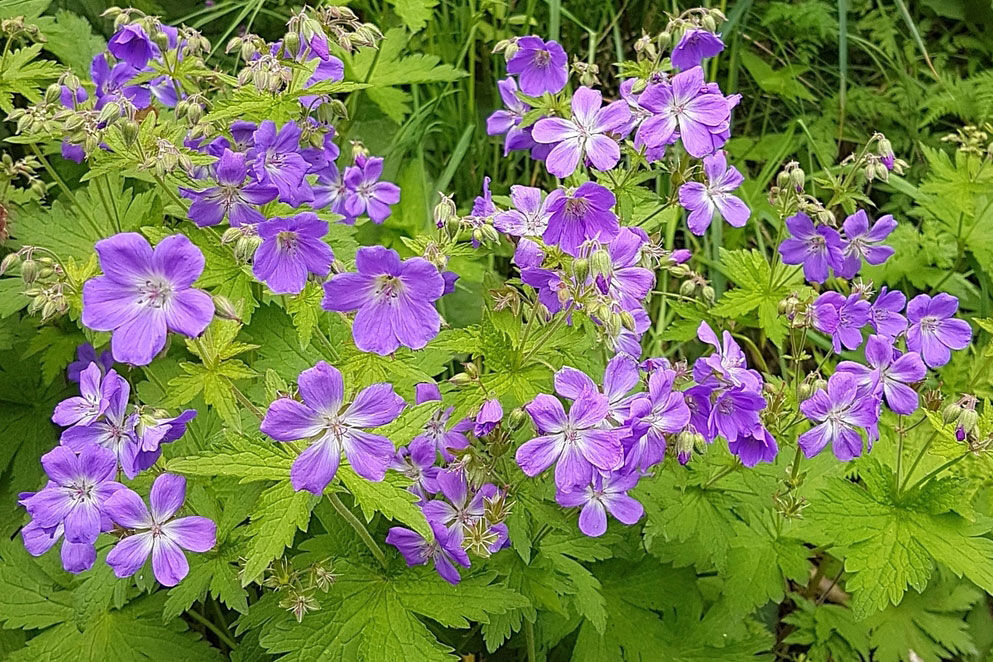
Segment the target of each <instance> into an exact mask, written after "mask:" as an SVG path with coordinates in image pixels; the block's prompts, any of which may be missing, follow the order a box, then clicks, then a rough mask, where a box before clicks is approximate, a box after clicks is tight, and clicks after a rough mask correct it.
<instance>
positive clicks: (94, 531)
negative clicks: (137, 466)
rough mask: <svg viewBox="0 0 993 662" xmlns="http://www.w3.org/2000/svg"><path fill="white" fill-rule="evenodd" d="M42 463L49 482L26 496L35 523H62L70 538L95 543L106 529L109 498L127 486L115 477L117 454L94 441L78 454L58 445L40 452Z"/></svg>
mask: <svg viewBox="0 0 993 662" xmlns="http://www.w3.org/2000/svg"><path fill="white" fill-rule="evenodd" d="M41 465H42V467H43V468H44V469H45V473H46V474H48V484H47V485H46V486H45V487H44V488H43V489H41V490H40V491H38V492H36V493H34V494H33V495H31V496H29V497H27V498H23V499H22V500H21V503H22V505H23V506H24V507H25V509H27V511H28V514H29V515H31V518H32V519H33V521H34V523H35V525H36V526H39V527H42V528H44V529H54V528H56V527H57V526H58V525H60V524H62V525H63V526H64V534H65V538H66V540H67V541H68V542H71V543H85V544H87V545H92V544H93V543H94V542H95V541H96V539H97V536H99V535H100V532H101V531H103V530H105V527H104V516H105V515H106V513H107V501H108V499H109V498H110V497H111V495H113V494H114V493H115V492H116V491H118V490H120V489H122V488H123V487H124V486H123V485H121V484H120V483H118V482H116V481H115V480H114V474H115V471H116V469H117V462H116V461H115V459H114V455H113V454H112V453H111V452H110V451H108V450H107V449H105V448H101V447H99V446H92V445H91V446H88V447H86V448H84V449H83V450H82V452H81V453H80V454H79V455H78V456H77V455H76V453H74V452H72V450H70V449H69V448H66V447H65V446H56V447H55V448H53V449H52V450H50V451H49V452H47V453H45V454H44V455H42V456H41ZM53 544H54V542H53Z"/></svg>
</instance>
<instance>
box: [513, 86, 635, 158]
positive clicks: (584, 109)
mask: <svg viewBox="0 0 993 662" xmlns="http://www.w3.org/2000/svg"><path fill="white" fill-rule="evenodd" d="M602 105H603V96H602V95H601V94H600V92H599V91H597V90H593V89H590V88H588V87H580V88H579V89H578V90H576V92H575V93H574V94H573V96H572V119H564V118H561V117H545V118H543V119H540V120H538V121H537V122H536V123H535V125H534V127H533V128H532V130H531V137H532V138H533V139H534V140H535V141H536V142H539V143H543V144H548V145H555V146H554V147H553V148H552V151H551V152H549V153H548V156H547V157H546V158H545V167H546V168H548V172H550V173H551V174H553V175H555V176H556V177H560V178H565V177H568V176H569V175H571V174H572V173H573V172H575V171H576V168H577V167H578V166H579V162H580V160H585V161H586V162H588V163H589V164H591V165H592V166H593V167H594V168H596V169H597V170H610V169H611V168H613V167H614V166H615V165H617V162H618V161H619V160H620V158H621V150H620V147H619V146H618V145H617V141H616V140H614V138H611V137H610V136H609V135H607V134H610V133H618V132H619V130H620V128H621V127H623V126H624V125H625V124H627V122H628V120H629V119H630V117H631V111H630V110H628V107H627V103H626V102H624V101H614V102H613V103H610V104H607V106H606V107H603V108H601V106H602Z"/></svg>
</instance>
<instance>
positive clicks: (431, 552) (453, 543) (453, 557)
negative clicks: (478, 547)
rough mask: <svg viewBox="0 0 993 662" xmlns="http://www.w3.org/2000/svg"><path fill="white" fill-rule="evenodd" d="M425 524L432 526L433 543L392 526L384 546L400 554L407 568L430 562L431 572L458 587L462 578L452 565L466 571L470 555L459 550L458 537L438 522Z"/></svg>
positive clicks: (409, 531)
mask: <svg viewBox="0 0 993 662" xmlns="http://www.w3.org/2000/svg"><path fill="white" fill-rule="evenodd" d="M428 524H430V525H431V531H432V533H434V540H427V539H426V538H424V536H422V535H421V534H419V533H417V532H416V531H411V530H410V529H405V528H403V527H401V526H394V527H391V528H390V531H389V533H387V534H386V542H387V543H388V544H390V545H393V546H394V547H396V548H397V549H398V550H400V553H401V554H402V555H403V558H404V560H405V561H406V562H407V565H408V566H415V565H424V564H426V563H427V562H428V561H433V562H434V569H435V570H436V571H437V572H438V574H439V575H441V577H442V579H444V580H445V581H446V582H448V583H449V584H458V583H459V580H460V579H461V578H460V577H459V571H458V570H457V569H456V568H455V564H456V563H458V564H459V565H460V566H462V567H463V568H468V567H469V555H468V554H466V553H465V550H464V549H462V547H461V543H460V542H459V536H458V534H457V533H454V532H450V531H448V529H446V528H445V527H444V526H443V525H442V524H440V523H438V522H430V521H429V522H428Z"/></svg>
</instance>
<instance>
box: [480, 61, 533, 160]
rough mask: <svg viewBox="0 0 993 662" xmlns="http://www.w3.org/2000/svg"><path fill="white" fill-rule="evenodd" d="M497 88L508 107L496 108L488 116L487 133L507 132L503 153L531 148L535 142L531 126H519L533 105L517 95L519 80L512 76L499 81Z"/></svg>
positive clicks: (493, 134) (494, 134) (491, 134)
mask: <svg viewBox="0 0 993 662" xmlns="http://www.w3.org/2000/svg"><path fill="white" fill-rule="evenodd" d="M497 90H499V92H500V98H501V99H503V105H504V106H505V107H506V109H501V110H496V111H493V113H492V114H491V115H490V116H489V117H487V118H486V134H487V135H490V136H496V135H502V134H507V137H506V138H504V141H503V155H504V156H507V154H509V153H510V152H511V151H512V150H516V149H530V148H531V147H533V146H534V144H535V142H534V140H532V139H531V131H530V127H529V128H526V129H520V128H518V125H519V124H520V123H521V121H522V120H523V119H524V114H525V113H527V112H528V111H529V110H531V106H529V105H528V104H526V103H524V102H523V101H521V100H520V99H519V98H518V97H517V81H516V80H515V79H514V78H513V77H511V78H506V79H504V80H501V81H497Z"/></svg>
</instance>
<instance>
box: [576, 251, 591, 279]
mask: <svg viewBox="0 0 993 662" xmlns="http://www.w3.org/2000/svg"><path fill="white" fill-rule="evenodd" d="M572 272H573V274H574V275H575V276H576V282H577V283H585V282H586V279H587V278H589V276H590V261H589V260H587V259H586V258H584V257H578V258H576V259H575V260H573V261H572Z"/></svg>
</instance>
